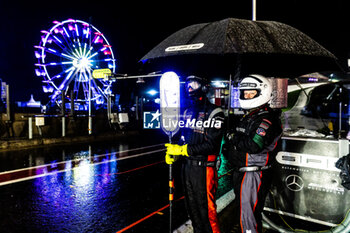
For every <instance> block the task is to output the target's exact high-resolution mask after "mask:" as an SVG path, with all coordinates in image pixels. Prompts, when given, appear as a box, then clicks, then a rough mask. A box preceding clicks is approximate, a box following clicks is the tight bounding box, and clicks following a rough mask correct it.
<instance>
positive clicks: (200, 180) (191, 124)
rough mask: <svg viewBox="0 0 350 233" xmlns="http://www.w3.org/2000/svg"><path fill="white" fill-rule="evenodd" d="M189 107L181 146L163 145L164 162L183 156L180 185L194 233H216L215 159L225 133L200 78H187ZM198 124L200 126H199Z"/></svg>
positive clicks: (218, 115)
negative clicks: (164, 150) (164, 148)
mask: <svg viewBox="0 0 350 233" xmlns="http://www.w3.org/2000/svg"><path fill="white" fill-rule="evenodd" d="M185 88H186V94H187V95H188V97H189V104H188V106H189V107H188V108H187V109H186V110H185V111H184V114H183V115H184V123H185V128H183V129H182V136H181V138H182V141H183V143H180V144H183V145H177V144H166V147H167V152H166V158H165V159H166V162H167V163H168V164H171V163H173V162H174V161H175V160H176V159H177V158H178V157H180V156H184V157H185V159H184V160H183V164H182V167H181V171H182V184H183V188H184V194H185V203H186V209H187V212H188V214H189V217H190V219H191V221H192V226H193V229H194V232H195V233H212V232H213V233H219V232H220V227H219V224H218V218H217V212H216V204H215V195H216V190H217V185H218V177H217V168H216V165H217V157H218V155H219V151H220V145H221V140H222V137H223V133H224V128H223V127H224V113H223V111H222V109H221V108H219V107H217V106H215V105H213V104H211V103H210V102H209V100H208V99H207V97H206V93H207V89H208V85H207V83H206V82H205V80H203V79H202V78H200V77H197V76H189V77H187V79H186V84H185ZM199 122H201V123H199Z"/></svg>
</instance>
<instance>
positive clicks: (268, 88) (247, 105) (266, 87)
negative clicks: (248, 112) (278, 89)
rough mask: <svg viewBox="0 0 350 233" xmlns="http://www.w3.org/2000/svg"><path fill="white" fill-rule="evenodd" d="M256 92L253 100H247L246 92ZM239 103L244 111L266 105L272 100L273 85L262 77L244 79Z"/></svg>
mask: <svg viewBox="0 0 350 233" xmlns="http://www.w3.org/2000/svg"><path fill="white" fill-rule="evenodd" d="M246 90H256V92H257V93H256V95H255V96H254V97H253V98H245V96H244V91H246ZM239 92H240V93H239V94H240V95H239V103H240V105H241V108H242V109H252V108H256V107H259V106H261V105H264V104H266V103H267V102H269V101H270V99H271V94H272V84H271V82H270V80H269V79H267V78H265V77H264V76H262V75H258V74H252V75H248V76H247V77H245V78H243V79H242V81H241V82H240V84H239Z"/></svg>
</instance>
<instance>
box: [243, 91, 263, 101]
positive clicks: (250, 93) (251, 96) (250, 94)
mask: <svg viewBox="0 0 350 233" xmlns="http://www.w3.org/2000/svg"><path fill="white" fill-rule="evenodd" d="M259 95H260V90H259V89H242V90H240V96H239V98H240V99H241V100H249V99H254V98H257V97H258V96H259Z"/></svg>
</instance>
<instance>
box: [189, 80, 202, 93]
mask: <svg viewBox="0 0 350 233" xmlns="http://www.w3.org/2000/svg"><path fill="white" fill-rule="evenodd" d="M201 86H202V85H201V84H200V83H199V82H198V81H196V80H190V81H187V82H186V91H187V92H193V91H197V90H198V89H199V88H201Z"/></svg>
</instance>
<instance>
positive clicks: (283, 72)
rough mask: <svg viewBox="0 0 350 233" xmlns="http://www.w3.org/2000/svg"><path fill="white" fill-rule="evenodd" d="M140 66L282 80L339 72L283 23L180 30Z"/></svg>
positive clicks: (227, 22) (329, 57)
mask: <svg viewBox="0 0 350 233" xmlns="http://www.w3.org/2000/svg"><path fill="white" fill-rule="evenodd" d="M141 62H142V63H144V65H145V66H144V67H145V69H146V70H147V69H151V70H152V71H155V70H157V69H159V70H163V71H165V70H169V69H173V70H181V71H182V72H197V73H198V72H199V73H201V72H202V73H205V74H209V73H212V74H228V73H231V74H232V73H233V72H235V73H237V70H238V71H239V72H240V73H260V74H264V75H268V76H283V77H295V76H299V75H301V74H306V73H311V72H316V71H325V70H339V69H340V67H339V65H338V64H337V58H336V57H335V56H334V55H333V54H332V53H331V52H329V51H328V50H327V49H325V48H324V47H322V46H321V45H320V44H318V43H317V42H316V41H314V40H313V39H311V38H310V37H309V36H307V35H305V34H304V33H302V32H300V31H299V30H297V29H295V28H293V27H291V26H289V25H286V24H283V23H279V22H274V21H251V20H244V19H234V18H228V19H224V20H221V21H216V22H211V23H202V24H195V25H191V26H188V27H186V28H183V29H181V30H179V31H177V32H175V33H174V34H172V35H171V36H169V37H168V38H166V39H165V40H164V41H162V42H161V43H160V44H159V45H157V46H156V47H154V48H153V49H152V50H151V51H150V52H148V53H147V54H146V55H145V56H144V57H143V58H142V59H141ZM208 72H209V73H208Z"/></svg>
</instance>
